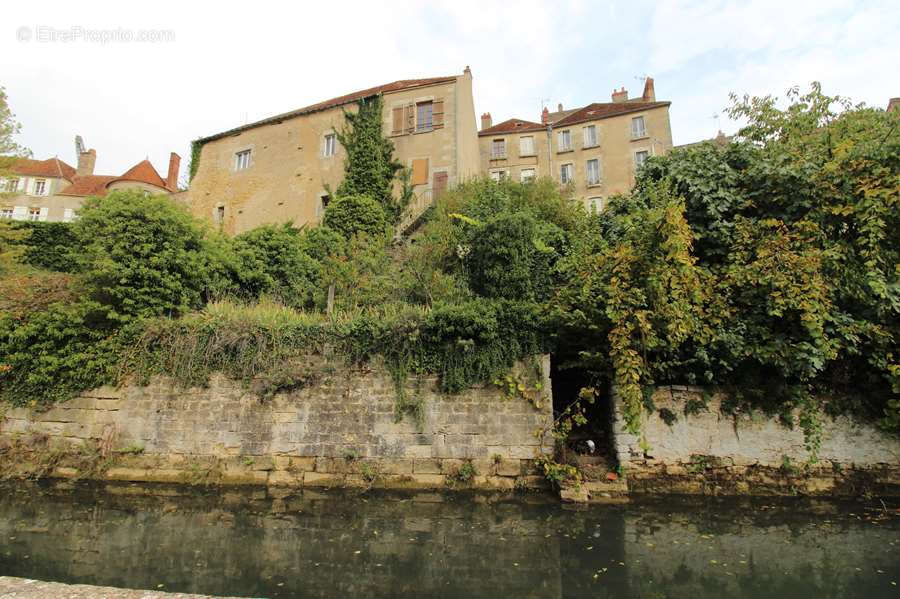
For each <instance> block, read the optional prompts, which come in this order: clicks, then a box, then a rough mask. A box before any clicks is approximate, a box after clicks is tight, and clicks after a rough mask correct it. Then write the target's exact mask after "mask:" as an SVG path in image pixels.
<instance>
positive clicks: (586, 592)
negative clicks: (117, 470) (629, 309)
mask: <svg viewBox="0 0 900 599" xmlns="http://www.w3.org/2000/svg"><path fill="white" fill-rule="evenodd" d="M150 489H152V491H153V493H155V494H154V495H152V496H148V495H146V494H140V495H139V494H137V493H146V492H147V490H148V487H146V486H145V487H138V486H127V485H124V486H112V487H103V488H98V487H92V486H84V487H82V486H77V487H75V488H74V489H73V488H71V487H69V488H60V487H49V486H35V485H26V484H23V483H17V484H14V485H13V484H9V483H5V484H4V485H3V486H0V574H4V575H10V576H21V577H27V578H36V579H41V580H53V581H60V582H72V583H83V584H95V585H108V586H117V587H131V588H143V589H161V590H167V591H181V592H194V593H204V594H212V595H237V596H248V597H250V596H252V597H348V598H349V597H398V596H408V597H416V598H421V597H448V598H449V597H466V598H470V597H491V598H495V599H501V598H506V597H512V598H519V597H591V598H606V597H609V598H613V597H615V598H617V599H627V598H647V599H651V598H652V599H662V598H673V599H674V598H689V599H705V598H717V599H718V598H723V597H741V598H754V599H755V598H763V597H765V598H775V597H786V598H787V597H790V598H792V599H794V598H801V599H818V598H838V597H840V598H844V597H859V598H866V599H877V598H881V597H900V586H897V585H900V513H898V511H897V509H896V505H892V504H890V503H887V504H886V505H882V503H881V501H880V500H877V499H876V500H870V501H868V502H863V503H829V502H812V501H808V500H800V499H797V500H789V501H778V502H776V501H774V500H754V501H744V502H737V501H733V500H732V501H726V500H714V499H666V500H656V501H642V502H634V503H631V504H629V505H625V506H591V507H588V508H572V507H566V506H562V505H560V504H559V503H557V502H556V501H553V500H552V498H548V497H545V496H541V495H519V496H516V497H515V498H512V499H509V498H507V499H505V500H502V501H500V500H492V499H491V498H488V497H484V496H475V495H456V496H446V495H440V494H431V493H423V494H418V495H399V496H398V495H372V494H366V495H362V496H360V495H352V494H339V493H311V492H306V493H297V494H294V495H288V496H285V497H280V498H272V497H269V496H267V495H266V493H265V492H261V491H257V492H238V491H228V492H203V491H198V490H196V489H183V488H182V489H178V488H174V487H151V488H150ZM185 493H188V494H187V495H185ZM159 585H162V586H159Z"/></svg>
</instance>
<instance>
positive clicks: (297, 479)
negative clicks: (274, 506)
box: [266, 470, 303, 487]
mask: <svg viewBox="0 0 900 599" xmlns="http://www.w3.org/2000/svg"><path fill="white" fill-rule="evenodd" d="M266 483H267V484H268V485H269V486H270V487H302V486H303V474H302V473H294V472H287V471H285V470H275V471H273V472H269V478H268V479H267V480H266Z"/></svg>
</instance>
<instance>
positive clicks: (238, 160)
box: [234, 150, 250, 171]
mask: <svg viewBox="0 0 900 599" xmlns="http://www.w3.org/2000/svg"><path fill="white" fill-rule="evenodd" d="M249 167H250V150H242V151H240V152H237V153H236V154H235V155H234V170H236V171H242V170H244V169H246V168H249Z"/></svg>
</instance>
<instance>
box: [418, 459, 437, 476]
mask: <svg viewBox="0 0 900 599" xmlns="http://www.w3.org/2000/svg"><path fill="white" fill-rule="evenodd" d="M441 472H442V470H441V460H436V459H416V460H413V474H440V473H441Z"/></svg>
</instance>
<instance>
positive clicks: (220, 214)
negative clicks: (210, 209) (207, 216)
mask: <svg viewBox="0 0 900 599" xmlns="http://www.w3.org/2000/svg"><path fill="white" fill-rule="evenodd" d="M214 219H215V221H216V224H217V225H221V224H222V223H224V222H225V206H216V215H215V217H214Z"/></svg>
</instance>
